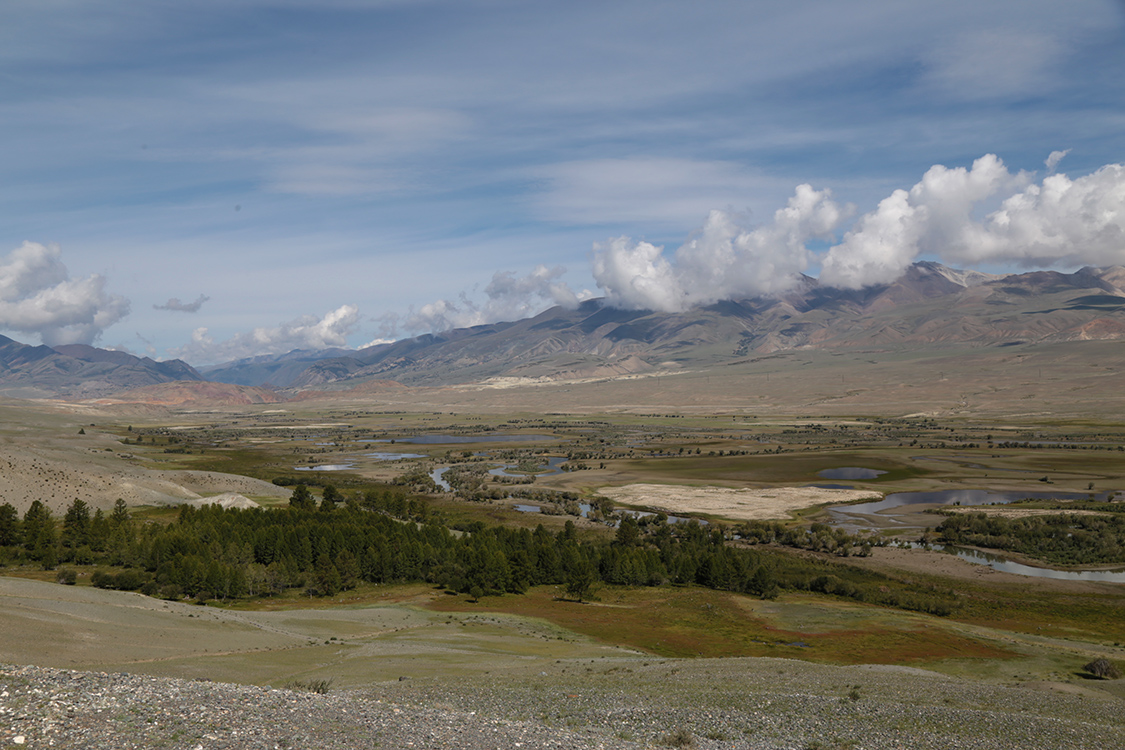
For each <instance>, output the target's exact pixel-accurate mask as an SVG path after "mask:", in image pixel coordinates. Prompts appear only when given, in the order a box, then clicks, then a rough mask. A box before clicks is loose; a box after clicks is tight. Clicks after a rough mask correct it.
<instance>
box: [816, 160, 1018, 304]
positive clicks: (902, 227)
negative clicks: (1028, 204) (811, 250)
mask: <svg viewBox="0 0 1125 750" xmlns="http://www.w3.org/2000/svg"><path fill="white" fill-rule="evenodd" d="M1026 181H1027V176H1026V175H1025V174H1023V173H1021V174H1018V175H1012V174H1011V173H1009V172H1008V169H1007V168H1006V167H1005V166H1004V163H1003V162H1002V161H1000V159H999V158H997V157H996V156H994V155H993V154H987V155H985V156H982V157H981V158H979V159H977V160H976V161H975V162H973V166H972V168H971V169H965V168H964V167H956V168H954V169H949V168H947V167H944V166H942V165H940V164H937V165H934V166H933V167H930V169H929V170H927V172H926V174H925V175H923V176H922V180H921V182H919V183H918V184H916V185H914V187H912V188H911V189H910V190H909V191H906V190H896V191H894V192H893V193H891V195H890V196H888V197H887V198H884V199H883V200H882V201H881V202H880V203H879V206H878V207H877V208H876V209H875V210H874V211H872V212H871V213H868V214H866V215H864V216H862V217H861V218H860V219H859V221H857V222H856V225H855V226H854V227H853V228H852V230H851V231H849V232H848V233H847V234H846V235H844V240H843V242H841V243H840V244H839V245H836V246H835V247H833V248H831V249H830V250H829V251H828V254H827V256H826V257H825V258H824V261H823V264H822V266H821V274H820V280H821V281H822V282H823V283H825V284H828V285H830V286H836V287H842V288H846V289H858V288H859V287H863V286H870V285H872V284H886V283H889V282H892V281H894V280H895V279H897V278H898V277H899V276H901V275H902V273H903V271H905V270H906V269H907V267H908V266H910V264H911V263H913V262H914V260H915V258H917V257H918V255H919V254H922V253H926V254H931V255H935V256H938V257H949V256H950V255H955V254H956V251H957V248H959V247H962V246H966V245H968V244H971V243H973V242H975V241H976V240H975V239H974V238H973V236H972V235H974V234H976V232H975V231H974V222H973V219H972V216H973V211H974V210H975V209H976V208H977V207H978V205H979V204H980V203H981V202H982V201H984V200H986V199H988V198H990V197H992V196H994V195H996V194H997V192H998V191H1000V190H1003V189H1006V188H1011V187H1013V186H1016V185H1019V184H1023V183H1026Z"/></svg>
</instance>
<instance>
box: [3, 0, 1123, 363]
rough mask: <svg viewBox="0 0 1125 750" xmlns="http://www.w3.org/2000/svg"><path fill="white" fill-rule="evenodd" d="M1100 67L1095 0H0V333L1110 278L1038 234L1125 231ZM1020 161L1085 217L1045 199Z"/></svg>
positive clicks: (379, 332)
mask: <svg viewBox="0 0 1125 750" xmlns="http://www.w3.org/2000/svg"><path fill="white" fill-rule="evenodd" d="M1123 62H1125V5H1123V4H1122V3H1121V2H1108V1H1105V0H1078V1H1077V2H1071V3H1065V4H1063V3H1058V2H1036V1H1035V0H1021V1H1020V2H1014V1H1013V2H1009V1H1007V0H997V1H995V2H979V0H977V1H975V2H957V1H953V2H944V3H918V2H902V1H894V2H892V1H879V2H875V1H871V2H862V1H860V2H850V3H840V2H792V3H776V2H757V1H753V0H742V1H741V2H706V1H704V2H695V3H690V4H689V3H684V2H658V1H654V0H645V1H644V2H631V1H621V2H613V1H609V2H606V1H605V0H603V1H602V2H584V1H583V0H567V2H551V1H547V0H545V1H541V2H516V1H514V0H513V1H508V0H480V1H475V0H450V1H448V2H443V1H441V0H433V1H426V0H417V1H414V0H398V1H395V0H382V1H380V0H372V1H370V2H364V1H362V0H328V1H324V0H321V1H320V2H315V3H313V2H303V1H302V0H214V1H212V0H185V2H180V3H165V2H137V3H121V2H116V1H103V0H6V2H5V3H4V4H3V5H2V6H0V175H2V177H3V179H2V180H0V330H4V331H5V332H7V333H8V334H9V335H11V336H13V337H14V338H17V339H19V340H21V341H27V342H29V343H38V342H39V340H40V339H42V340H44V341H45V342H47V343H65V342H68V341H87V342H89V341H94V342H96V343H97V344H98V345H101V346H110V347H122V348H127V349H129V350H131V351H133V352H135V353H139V354H146V353H147V354H150V355H151V356H154V357H156V358H167V357H170V356H184V357H185V358H187V359H188V360H189V361H192V362H194V363H199V364H202V363H206V362H208V361H218V360H223V359H229V358H232V357H235V356H246V355H250V354H257V353H269V352H277V351H282V350H286V349H289V348H294V347H298V346H323V345H346V346H353V347H354V346H360V345H363V344H365V343H367V342H369V341H371V340H374V339H378V338H383V337H387V336H402V335H407V334H409V333H418V332H421V331H422V330H426V329H427V327H428V326H437V327H442V326H443V325H457V324H466V323H473V322H479V321H483V320H488V319H499V318H506V317H508V318H510V317H513V316H518V315H523V314H528V313H531V312H537V311H538V310H539V309H542V308H545V307H547V306H548V305H550V304H552V303H553V302H559V301H561V302H565V303H570V304H572V303H573V301H574V300H576V299H579V298H581V297H583V296H587V295H595V296H603V295H605V296H608V297H609V298H610V299H611V300H612V301H615V303H616V304H621V305H633V306H648V307H661V306H663V307H666V308H667V309H676V308H677V307H679V308H682V307H685V306H690V305H691V304H704V303H706V302H708V301H709V300H710V297H709V296H708V295H710V296H712V297H713V296H714V295H715V294H717V293H723V294H725V293H729V294H732V295H733V294H749V293H758V292H763V293H768V292H770V291H776V290H778V289H779V288H782V287H784V279H786V278H791V277H792V275H793V274H794V273H798V272H806V273H811V274H813V275H818V274H821V273H824V274H826V275H827V278H829V279H831V280H833V283H836V284H839V285H852V286H855V285H861V284H864V283H875V282H878V281H881V280H884V279H885V278H887V277H890V276H893V275H894V274H895V273H897V272H898V271H899V270H900V269H901V267H902V266H903V264H904V263H906V262H908V261H909V260H910V259H914V258H917V257H936V258H938V259H941V260H943V261H945V262H950V263H951V264H953V265H962V266H972V267H976V268H979V269H982V270H986V271H1003V270H1018V269H1020V268H1024V267H1030V266H1051V267H1059V268H1071V267H1075V266H1078V265H1082V264H1084V263H1087V262H1090V263H1093V264H1107V263H1108V262H1123V263H1125V241H1123V242H1119V243H1117V244H1116V245H1115V244H1114V241H1113V239H1112V237H1110V240H1107V241H1106V242H1108V244H1105V243H1103V245H1104V246H1099V248H1097V249H1096V252H1095V251H1089V252H1087V251H1086V250H1081V251H1077V250H1073V248H1071V249H1068V247H1065V246H1063V245H1058V244H1051V243H1050V242H1047V241H1046V240H1042V237H1045V236H1048V235H1050V236H1054V235H1056V234H1059V232H1060V231H1062V234H1065V236H1066V237H1067V238H1069V239H1068V241H1069V242H1070V243H1071V244H1072V245H1082V246H1083V247H1085V246H1086V245H1087V244H1088V243H1087V242H1086V241H1085V240H1086V239H1087V238H1090V237H1095V238H1102V239H1104V238H1106V237H1107V236H1110V235H1113V232H1119V231H1120V229H1121V227H1122V224H1123V222H1125V218H1123V217H1125V197H1123V196H1125V191H1123V188H1122V179H1121V175H1120V174H1119V173H1118V172H1117V171H1114V170H1112V169H1109V170H1107V165H1115V164H1117V163H1119V162H1122V161H1123V160H1125V159H1123V157H1122V154H1125V83H1123V81H1125V75H1123V67H1125V66H1123V65H1122V63H1123ZM1052 152H1058V155H1056V157H1055V159H1054V160H1053V161H1052V165H1051V167H1048V165H1047V164H1046V163H1045V161H1046V160H1047V159H1048V157H1049V156H1050V155H1051V154H1052ZM989 154H992V155H995V156H996V157H997V158H998V159H999V160H1001V161H1000V163H993V162H987V163H986V162H981V163H980V164H979V165H978V167H974V163H975V162H977V160H980V159H982V157H985V156H986V155H989ZM1063 154H1065V156H1063ZM934 165H944V167H946V168H948V170H951V171H950V172H948V173H945V172H943V173H933V172H932V171H931V168H933V167H934ZM957 170H960V171H959V172H958V171H957ZM1052 173H1057V174H1058V175H1059V176H1061V175H1065V180H1069V182H1067V183H1066V184H1065V185H1063V188H1065V189H1066V190H1069V191H1070V192H1069V193H1068V194H1069V195H1071V196H1079V197H1080V198H1082V200H1081V201H1078V200H1077V199H1074V200H1072V201H1071V202H1072V203H1073V204H1074V205H1078V204H1079V203H1081V204H1082V205H1085V206H1090V205H1096V206H1097V209H1098V211H1097V212H1098V213H1099V215H1100V216H1101V218H1100V219H1098V220H1097V221H1100V222H1101V223H1100V224H1097V225H1096V226H1092V227H1088V226H1077V225H1076V222H1077V223H1081V217H1079V216H1078V213H1076V211H1077V209H1073V208H1071V209H1068V208H1067V207H1066V205H1061V207H1058V206H1056V207H1055V209H1050V210H1048V209H1049V207H1044V206H1046V197H1045V196H1046V195H1047V194H1048V193H1050V192H1051V190H1050V189H1049V184H1048V182H1044V181H1045V180H1048V177H1049V175H1051V174H1052ZM924 175H926V176H929V177H932V178H933V179H932V180H931V181H930V183H927V186H922V183H923V182H925V180H924ZM943 180H944V181H943ZM931 183H932V184H931ZM802 184H807V185H808V186H810V188H811V191H812V192H809V193H807V194H806V196H805V197H806V199H807V200H806V201H805V203H803V204H801V205H797V204H795V203H793V202H792V201H795V200H797V198H795V192H796V191H797V187H798V185H802ZM972 184H978V188H973V187H972ZM981 185H983V187H980V186H981ZM915 186H919V187H918V188H917V189H916V190H912V188H914V187H915ZM1072 186H1073V189H1072ZM1056 187H1057V186H1056ZM896 190H904V191H908V193H907V194H906V197H902V196H899V198H897V199H896V198H895V197H894V196H895V195H896V194H895V193H894V191H896ZM973 190H976V192H975V193H974V196H975V197H974V198H973V200H971V201H969V202H968V203H965V204H964V205H961V203H959V199H958V198H957V196H959V195H964V194H965V193H966V191H969V192H972V191H973ZM1029 190H1030V191H1031V193H1030V195H1032V197H1033V198H1034V199H1035V201H1042V202H1043V205H1040V204H1039V203H1036V205H1035V206H1033V207H1031V208H1026V206H1025V207H1024V209H1021V210H1023V211H1024V213H1023V214H1020V216H1022V218H1019V217H1017V219H1018V221H1016V220H1014V221H1013V222H1012V224H1013V225H1018V227H1023V228H1025V229H1026V228H1027V227H1031V229H1027V230H1026V231H1024V229H1020V232H1015V230H1012V229H1011V228H1010V227H1009V228H1006V229H1004V232H1007V234H1004V236H1003V237H1001V236H1000V234H1002V232H1001V229H999V228H998V226H999V225H998V224H997V223H996V221H995V220H994V219H990V218H988V217H989V216H991V213H992V212H995V211H997V210H999V209H1000V208H1001V207H1002V206H1004V205H1007V204H1004V201H1005V200H1006V199H1009V198H1011V196H1013V195H1015V196H1017V197H1020V196H1022V197H1023V199H1027V196H1028V195H1029V193H1028V191H1029ZM826 191H827V192H826ZM1025 203H1026V200H1025ZM1064 204H1065V202H1064ZM1012 205H1015V204H1012ZM1021 205H1022V204H1021ZM787 206H789V207H790V209H791V213H792V214H793V216H790V217H789V218H786V217H784V216H780V215H778V214H776V213H775V212H777V211H778V210H779V209H785V208H786V207H787ZM1015 210H1016V209H1012V211H1015ZM713 211H718V212H719V213H715V214H712V213H711V212H713ZM1052 211H1053V213H1052ZM1067 211H1070V213H1067ZM1009 213H1010V212H1009ZM1087 213H1089V212H1087ZM1007 215H1008V214H1005V216H1007ZM1107 216H1108V218H1106V217H1107ZM794 217H796V218H794ZM1044 217H1046V218H1044ZM1076 217H1078V218H1076ZM990 222H991V223H990ZM1021 222H1022V223H1021ZM903 226H905V227H906V228H905V229H903ZM1005 226H1006V227H1007V225H1005ZM1059 227H1063V229H1064V230H1065V231H1063V230H1059ZM1107 232H1108V234H1107ZM1035 237H1039V238H1040V239H1035ZM1029 238H1031V239H1029ZM1099 241H1100V240H1099ZM1021 243H1022V244H1021ZM1095 244H1096V243H1095ZM1032 245H1034V247H1033V248H1032V249H1028V248H1029V247H1031V246H1032ZM947 247H950V248H955V249H954V250H949V251H948V252H946V250H945V248H947ZM732 248H733V249H732ZM837 248H839V249H837ZM1114 248H1117V249H1116V250H1115V249H1114ZM732 252H733V253H734V254H735V255H739V254H740V253H741V255H740V256H739V258H740V259H736V260H735V261H729V258H728V260H727V261H723V260H722V258H723V257H725V256H724V253H726V256H729V255H730V254H731V253H732ZM8 253H12V255H10V256H7V258H6V259H5V258H4V256H5V255H6V254H8ZM1115 253H1117V255H1115ZM1118 255H1120V256H1121V257H1120V260H1118ZM724 262H729V263H734V265H728V266H723V265H722V264H723V263H724ZM539 267H542V268H539ZM537 268H538V270H537ZM599 269H600V270H599ZM728 272H729V273H728ZM498 273H499V274H500V275H497V274H498ZM505 274H507V275H505ZM712 276H723V277H726V276H730V277H732V278H737V279H740V281H739V282H738V283H732V284H731V285H730V288H729V289H727V288H725V287H724V288H723V289H722V290H720V291H719V292H714V291H713V290H714V284H713V283H712V282H710V281H708V279H709V278H710V277H712ZM823 278H824V277H822V280H823ZM705 289H710V290H712V291H708V292H704V291H703V290H705ZM654 290H656V291H654ZM200 329H206V331H201V330H200Z"/></svg>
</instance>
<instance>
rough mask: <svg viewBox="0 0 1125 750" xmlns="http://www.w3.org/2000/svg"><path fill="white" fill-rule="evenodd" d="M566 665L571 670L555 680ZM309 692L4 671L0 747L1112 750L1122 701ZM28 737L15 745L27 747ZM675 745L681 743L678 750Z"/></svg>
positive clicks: (886, 692)
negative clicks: (985, 749) (987, 749)
mask: <svg viewBox="0 0 1125 750" xmlns="http://www.w3.org/2000/svg"><path fill="white" fill-rule="evenodd" d="M564 670H565V671H564ZM451 682H452V681H448V680H447V681H440V680H434V681H429V680H418V681H416V680H404V681H401V682H393V683H382V684H379V685H376V686H375V687H373V688H367V689H363V690H353V691H346V692H332V693H329V694H327V695H315V694H311V693H306V692H294V691H290V690H284V689H273V688H269V687H254V686H243V685H231V684H222V683H209V682H201V681H189V680H179V679H166V678H154V677H143V676H134V675H126V674H120V673H118V674H105V673H97V672H70V671H65V670H55V669H48V668H41V667H30V666H18V667H17V666H7V667H0V742H4V743H6V744H7V745H8V746H9V747H11V746H15V745H22V746H25V747H47V746H50V747H55V748H106V747H113V748H120V749H125V748H189V749H191V750H200V749H202V750H209V749H211V748H329V749H331V748H374V747H379V748H407V747H418V748H421V747H426V748H438V747H440V748H464V749H465V750H478V749H481V748H639V747H654V746H671V745H674V744H676V743H675V739H676V737H677V732H678V733H679V734H678V737H679V738H680V739H681V741H683V742H689V743H690V744H692V745H694V746H696V747H699V748H754V749H758V748H771V749H778V748H799V749H802V750H803V749H809V748H819V749H821V750H825V749H828V748H855V749H858V748H923V749H925V748H934V749H935V750H936V749H938V748H941V749H942V750H946V749H951V748H1021V749H1023V748H1032V747H1033V748H1076V749H1077V748H1095V747H1096V748H1102V749H1104V750H1111V749H1112V748H1120V747H1125V718H1123V717H1122V712H1121V711H1120V706H1121V704H1120V701H1117V700H1116V699H1112V698H1108V697H1107V698H1099V697H1097V696H1091V695H1086V696H1078V695H1074V696H1070V695H1061V694H1049V693H1044V692H1039V691H1034V690H1028V689H1024V688H1016V687H997V686H991V685H985V684H979V683H965V682H960V681H956V680H951V679H949V678H945V677H942V676H940V675H934V674H931V673H926V672H921V671H917V670H906V669H895V668H885V667H883V668H879V667H849V668H840V667H822V666H817V665H810V664H804V663H800V662H791V661H786V660H775V659H753V660H751V659H731V660H695V661H659V662H641V661H637V660H633V661H629V660H606V661H602V660H599V661H597V662H596V663H595V662H593V661H590V662H588V663H584V664H575V663H574V662H560V663H559V665H558V669H555V670H551V671H550V672H546V671H540V672H538V673H535V674H527V675H522V676H516V677H513V676H512V675H508V676H506V677H504V678H490V677H487V676H485V677H482V678H474V679H470V680H467V681H465V680H459V681H457V682H456V684H451ZM21 738H22V742H21ZM681 746H683V745H681Z"/></svg>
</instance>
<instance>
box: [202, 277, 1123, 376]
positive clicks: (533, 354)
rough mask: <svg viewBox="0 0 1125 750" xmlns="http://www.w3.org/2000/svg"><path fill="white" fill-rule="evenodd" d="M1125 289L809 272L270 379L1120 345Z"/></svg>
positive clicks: (318, 363) (276, 368) (497, 326)
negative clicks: (702, 300) (713, 298)
mask: <svg viewBox="0 0 1125 750" xmlns="http://www.w3.org/2000/svg"><path fill="white" fill-rule="evenodd" d="M1123 284H1125V268H1122V267H1120V266H1113V267H1110V268H1101V269H1099V268H1084V269H1082V270H1080V271H1078V272H1076V273H1072V274H1064V273H1058V272H1054V271H1036V272H1032V273H1026V274H1015V275H1008V276H995V275H990V274H984V273H978V272H975V271H961V270H957V269H952V268H948V267H946V266H943V265H941V264H938V263H929V262H921V263H916V264H914V265H913V266H912V267H911V268H910V269H908V270H907V272H906V273H905V274H904V275H903V276H902V277H901V278H900V279H898V280H897V281H895V282H894V283H891V284H885V285H880V286H875V287H867V288H864V289H860V290H840V289H835V288H832V287H825V286H821V285H820V284H819V283H818V282H817V280H816V279H813V278H809V277H803V278H802V279H801V282H800V283H799V284H798V285H797V287H796V288H794V289H793V290H791V291H789V292H788V293H786V294H783V295H780V296H777V297H758V298H754V299H744V300H737V301H727V302H720V303H717V304H714V305H710V306H707V307H701V308H697V309H693V310H689V311H686V312H683V313H662V312H653V311H647V310H621V309H617V308H613V307H610V306H608V305H606V303H605V302H604V300H589V301H586V302H584V303H582V304H581V305H579V306H578V308H577V309H574V310H566V309H563V308H559V307H555V308H552V309H550V310H547V311H545V312H543V313H541V314H539V315H537V316H535V317H533V318H529V319H526V320H519V321H513V322H505V323H494V324H489V325H482V326H475V327H472V328H462V329H456V330H452V331H446V332H443V333H439V334H427V335H425V336H419V337H416V338H412V339H404V340H402V341H397V342H394V343H391V344H381V345H378V346H374V347H370V348H368V349H363V350H360V351H349V352H343V353H339V354H336V355H334V356H329V355H330V354H331V353H329V352H326V353H303V354H302V355H301V356H300V357H295V358H290V359H288V360H286V361H285V362H284V363H281V362H278V363H274V364H271V365H270V367H271V368H273V369H272V370H270V373H271V377H273V378H274V380H273V381H272V383H273V384H274V385H279V386H285V387H288V388H290V389H296V390H302V389H315V390H324V391H331V390H338V389H344V388H350V387H352V386H354V385H356V384H357V383H361V382H364V381H367V380H372V379H389V380H395V381H399V382H401V383H404V384H407V385H444V384H451V383H466V382H475V381H482V380H486V379H489V378H539V379H567V378H590V377H612V376H615V375H624V374H632V373H642V372H651V371H658V370H661V369H672V368H698V367H707V366H709V365H713V364H718V363H726V362H731V361H733V360H736V359H738V358H740V357H746V356H749V355H752V354H765V353H772V352H777V351H784V350H793V349H830V350H840V349H881V350H895V349H899V350H911V349H922V348H932V347H942V346H952V345H964V344H969V345H972V346H1001V345H1013V344H1020V343H1032V342H1034V343H1045V342H1052V341H1075V340H1090V339H1101V340H1104V339H1120V338H1125V291H1123V288H1122V285H1123ZM322 354H323V356H322ZM299 366H303V368H301V369H299ZM252 372H253V371H252V369H251V366H248V365H236V366H231V367H227V368H226V369H225V370H220V369H212V370H209V371H208V374H209V375H210V376H211V377H213V378H216V379H221V376H223V375H227V376H228V377H229V376H231V375H237V377H239V378H240V379H239V380H237V381H235V380H228V381H227V382H240V383H243V384H253V383H254V379H253V378H252V377H251V374H252ZM282 372H284V378H281V377H280V373H282ZM279 381H281V382H279Z"/></svg>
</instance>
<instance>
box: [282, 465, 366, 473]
mask: <svg viewBox="0 0 1125 750" xmlns="http://www.w3.org/2000/svg"><path fill="white" fill-rule="evenodd" d="M354 468H355V464H321V465H320V466H294V467H293V469H294V471H350V470H351V469H354Z"/></svg>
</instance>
